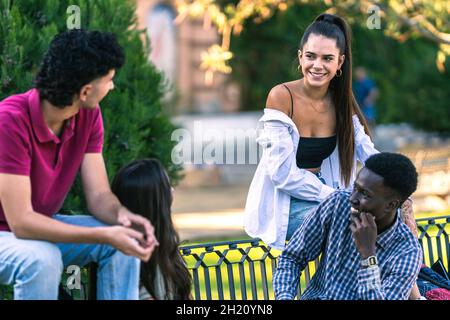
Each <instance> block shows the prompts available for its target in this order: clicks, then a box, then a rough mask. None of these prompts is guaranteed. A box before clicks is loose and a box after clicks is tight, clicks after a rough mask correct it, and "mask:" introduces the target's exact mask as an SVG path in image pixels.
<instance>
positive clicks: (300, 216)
mask: <svg viewBox="0 0 450 320" xmlns="http://www.w3.org/2000/svg"><path fill="white" fill-rule="evenodd" d="M315 175H316V176H317V178H319V180H320V181H321V182H322V183H323V184H325V180H324V179H323V178H322V175H321V173H320V171H319V172H317V173H315ZM318 205H319V202H318V201H309V200H303V199H297V198H294V197H291V203H290V207H289V222H288V230H287V233H286V240H287V241H288V240H290V239H291V238H292V235H293V234H294V232H295V231H296V230H297V229H298V228H299V227H300V225H301V224H302V222H303V221H304V220H305V217H306V215H307V214H308V213H310V212H312V211H314V210H315V209H316V208H317V207H318Z"/></svg>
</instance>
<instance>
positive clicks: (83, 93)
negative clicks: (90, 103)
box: [79, 84, 92, 102]
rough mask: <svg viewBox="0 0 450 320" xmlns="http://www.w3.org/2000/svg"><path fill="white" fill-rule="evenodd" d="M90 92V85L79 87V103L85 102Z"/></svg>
mask: <svg viewBox="0 0 450 320" xmlns="http://www.w3.org/2000/svg"><path fill="white" fill-rule="evenodd" d="M91 91H92V85H91V84H86V85H84V86H82V87H81V89H80V94H79V98H80V100H81V101H83V102H86V100H87V97H88V96H89V94H90V93H91Z"/></svg>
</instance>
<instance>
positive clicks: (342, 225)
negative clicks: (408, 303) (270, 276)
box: [273, 152, 422, 300]
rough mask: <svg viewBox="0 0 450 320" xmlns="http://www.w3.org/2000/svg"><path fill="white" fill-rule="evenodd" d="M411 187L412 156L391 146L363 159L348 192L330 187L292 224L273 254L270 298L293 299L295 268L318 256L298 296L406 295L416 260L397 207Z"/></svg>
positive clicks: (417, 252)
mask: <svg viewBox="0 0 450 320" xmlns="http://www.w3.org/2000/svg"><path fill="white" fill-rule="evenodd" d="M416 188H417V172H416V169H415V167H414V165H413V164H412V162H411V161H410V160H409V159H408V158H407V157H405V156H403V155H400V154H395V153H385V152H382V153H379V154H375V155H373V156H371V157H370V158H369V159H367V161H366V163H365V167H363V168H362V169H361V170H360V171H359V173H358V176H357V178H356V180H355V183H354V187H353V191H352V192H351V193H350V192H348V191H336V192H334V193H333V194H331V195H330V196H329V197H328V198H326V199H325V200H324V201H323V202H322V203H321V204H320V205H319V207H318V208H317V210H316V212H313V213H311V214H309V215H308V216H307V217H306V220H305V222H304V223H303V224H302V225H301V226H300V227H299V228H298V229H297V230H296V232H295V233H294V235H293V237H292V239H291V240H290V241H289V243H288V245H287V247H286V249H285V250H284V251H283V253H282V254H281V256H280V257H279V260H278V266H277V271H276V274H275V276H274V281H273V285H274V291H275V297H276V298H277V299H280V300H283V299H294V297H295V295H296V294H297V286H298V281H299V276H300V271H302V270H303V269H304V268H305V267H306V265H307V263H308V262H309V261H313V260H315V259H316V258H317V257H318V256H319V255H321V260H320V265H319V268H318V269H317V271H316V272H315V274H314V276H313V278H312V279H311V281H310V282H309V283H308V286H307V287H306V290H305V292H303V294H302V295H301V299H305V300H311V299H312V300H380V299H382V300H384V299H386V300H393V299H405V300H406V299H408V297H409V295H410V292H411V290H412V288H413V286H414V284H415V280H416V278H417V275H418V274H419V270H420V266H421V263H422V250H421V248H420V245H419V242H418V241H417V239H416V237H415V236H414V235H413V234H412V233H411V231H410V230H409V228H408V227H407V226H406V224H405V223H404V222H402V220H401V217H400V213H399V212H398V211H399V210H398V209H399V208H400V207H401V205H402V203H403V202H404V201H405V200H406V199H407V198H408V197H409V196H410V195H411V194H412V193H413V192H414V191H415V190H416Z"/></svg>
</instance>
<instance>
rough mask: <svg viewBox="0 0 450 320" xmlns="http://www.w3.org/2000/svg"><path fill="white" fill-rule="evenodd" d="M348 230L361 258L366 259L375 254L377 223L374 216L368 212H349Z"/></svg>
mask: <svg viewBox="0 0 450 320" xmlns="http://www.w3.org/2000/svg"><path fill="white" fill-rule="evenodd" d="M350 230H351V231H352V235H353V240H354V242H355V246H356V249H357V250H358V252H359V254H360V255H361V259H367V258H368V257H370V256H374V255H375V243H376V241H377V225H376V223H375V217H374V216H373V215H371V214H370V213H368V212H361V213H359V214H355V213H352V214H351V222H350Z"/></svg>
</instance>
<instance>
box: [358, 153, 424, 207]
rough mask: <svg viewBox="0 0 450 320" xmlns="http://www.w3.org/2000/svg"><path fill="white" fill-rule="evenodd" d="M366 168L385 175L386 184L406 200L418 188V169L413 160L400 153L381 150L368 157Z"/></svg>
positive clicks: (382, 175)
mask: <svg viewBox="0 0 450 320" xmlns="http://www.w3.org/2000/svg"><path fill="white" fill-rule="evenodd" d="M365 166H366V168H367V169H369V170H370V171H372V172H374V173H376V174H377V175H379V176H381V177H383V183H384V185H385V186H388V187H389V188H391V189H393V190H394V191H395V192H397V193H398V194H399V196H400V197H401V198H402V201H405V200H406V199H407V198H408V197H409V196H410V195H411V194H413V192H414V191H416V189H417V176H418V175H417V171H416V167H415V166H414V164H413V163H412V162H411V160H410V159H409V158H408V157H406V156H404V155H402V154H399V153H390V152H381V153H378V154H375V155H372V156H371V157H370V158H369V159H367V161H366V164H365Z"/></svg>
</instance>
